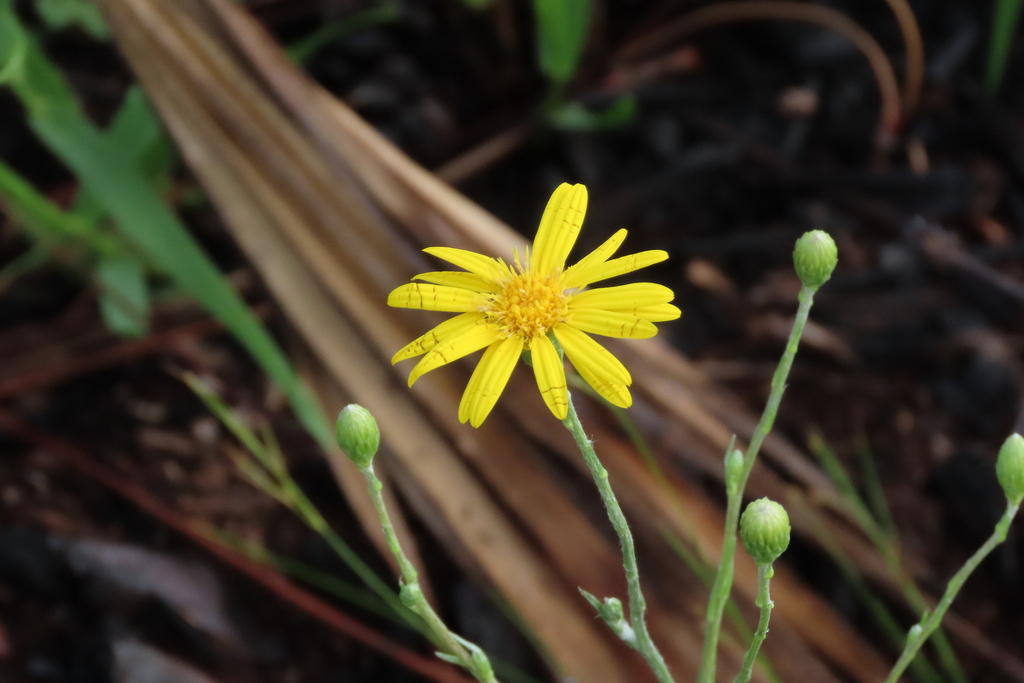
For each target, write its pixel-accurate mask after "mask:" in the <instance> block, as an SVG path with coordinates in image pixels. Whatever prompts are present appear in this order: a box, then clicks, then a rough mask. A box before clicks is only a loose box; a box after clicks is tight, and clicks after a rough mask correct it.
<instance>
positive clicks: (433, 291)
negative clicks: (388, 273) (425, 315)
mask: <svg viewBox="0 0 1024 683" xmlns="http://www.w3.org/2000/svg"><path fill="white" fill-rule="evenodd" d="M479 305H480V294H479V293H478V292H473V291H470V290H468V289H458V288H456V287H445V286H443V285H423V284H419V283H418V282H413V283H411V284H408V285H402V286H401V287H398V288H397V289H395V290H394V291H393V292H391V294H389V295H388V306H395V307H396V308H420V309H423V310H424V311H446V312H448V313H466V312H468V311H472V310H475V309H476V307H477V306H479Z"/></svg>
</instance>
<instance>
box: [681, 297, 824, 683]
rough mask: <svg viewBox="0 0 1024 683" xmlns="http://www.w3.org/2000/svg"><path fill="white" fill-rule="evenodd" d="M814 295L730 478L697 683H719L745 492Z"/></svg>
mask: <svg viewBox="0 0 1024 683" xmlns="http://www.w3.org/2000/svg"><path fill="white" fill-rule="evenodd" d="M814 292H815V290H814V289H811V288H810V287H807V286H804V287H802V288H801V289H800V299H799V300H800V306H799V308H798V309H797V312H796V318H795V319H794V320H793V330H792V331H791V332H790V334H789V341H788V343H787V344H786V350H785V352H784V353H783V354H782V359H781V360H780V361H779V366H778V367H777V368H776V369H775V375H774V376H773V377H772V388H771V393H770V394H769V395H768V403H767V404H766V405H765V408H764V413H762V414H761V420H760V421H759V422H758V423H757V427H756V428H755V429H754V434H753V436H752V437H751V439H750V446H748V447H747V452H746V453H745V454H744V456H743V469H742V470H741V471H740V473H739V476H737V477H736V480H735V481H728V477H727V481H726V492H727V494H728V502H727V504H726V508H725V535H724V536H723V538H722V555H721V557H720V558H719V561H718V573H717V574H716V575H715V583H714V585H713V586H712V587H711V597H710V598H709V599H708V610H707V614H706V615H705V619H704V649H703V651H702V653H701V660H700V672H699V673H698V674H697V683H714V681H715V667H716V665H717V660H718V637H719V634H720V633H721V630H722V614H723V612H724V611H725V605H726V603H727V602H728V601H729V596H730V595H731V593H732V579H733V565H734V561H735V558H736V536H737V533H736V530H737V528H738V526H739V521H740V508H741V507H742V506H743V490H744V489H745V488H746V486H747V479H749V478H750V471H751V470H752V469H754V462H755V461H756V460H757V453H758V451H759V450H760V449H761V444H762V443H764V440H765V437H767V436H768V432H770V431H771V429H772V425H773V424H774V423H775V416H776V415H777V414H778V412H779V404H780V403H781V402H782V394H783V392H785V390H786V378H787V377H788V376H789V371H790V369H791V368H792V367H793V359H794V358H795V357H796V350H797V348H798V347H799V346H800V336H801V335H802V334H803V331H804V326H805V325H806V324H807V316H808V314H809V313H810V312H811V304H812V303H814Z"/></svg>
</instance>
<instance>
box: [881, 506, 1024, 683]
mask: <svg viewBox="0 0 1024 683" xmlns="http://www.w3.org/2000/svg"><path fill="white" fill-rule="evenodd" d="M1018 507H1019V505H1014V504H1013V503H1009V502H1008V503H1007V505H1006V512H1004V513H1003V516H1002V518H1001V519H1000V520H999V522H998V523H997V524H996V528H995V531H993V532H992V535H991V536H989V539H988V540H987V541H985V543H984V545H982V546H981V547H980V548H978V551H977V552H976V553H974V554H973V555H971V557H970V558H969V559H968V560H967V562H965V563H964V566H963V567H961V568H960V571H958V572H957V573H956V574H955V575H954V576H953V578H952V579H950V580H949V584H948V585H947V586H946V592H945V593H944V594H943V596H942V599H941V600H939V604H938V605H936V606H935V609H934V610H932V612H931V613H930V614H926V615H924V617H922V618H921V621H920V622H918V623H917V624H915V625H914V627H913V628H911V629H910V637H908V638H907V644H906V646H905V647H904V648H903V653H902V654H901V655H900V658H899V659H898V660H897V661H896V664H895V665H894V666H893V667H892V671H890V672H889V676H888V678H886V679H885V683H896V681H898V680H899V678H900V676H902V675H903V672H904V671H906V669H907V666H909V665H910V662H911V661H913V659H914V657H916V656H917V652H918V650H920V649H921V646H923V645H924V644H925V642H926V641H927V640H928V638H929V636H931V635H932V633H934V632H935V630H936V629H938V628H939V624H941V623H942V618H943V617H945V616H946V612H948V611H949V606H950V605H952V604H953V600H954V599H955V598H956V596H957V593H959V592H960V589H961V588H963V585H964V583H966V581H967V579H968V577H970V575H971V573H972V572H974V570H975V569H977V567H978V565H979V564H981V561H982V560H984V559H985V558H986V557H988V555H989V553H991V552H992V551H993V550H994V549H995V547H996V546H997V545H999V544H1000V543H1002V542H1003V541H1005V540H1006V534H1007V532H1009V530H1010V524H1011V523H1012V522H1013V518H1014V516H1015V515H1016V514H1017V508H1018Z"/></svg>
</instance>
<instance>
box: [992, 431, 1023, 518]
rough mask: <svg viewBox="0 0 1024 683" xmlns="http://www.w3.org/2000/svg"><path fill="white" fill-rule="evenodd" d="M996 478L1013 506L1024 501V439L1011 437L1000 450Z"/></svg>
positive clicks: (1016, 436) (1019, 436)
mask: <svg viewBox="0 0 1024 683" xmlns="http://www.w3.org/2000/svg"><path fill="white" fill-rule="evenodd" d="M996 476H997V477H999V483H1000V484H1002V486H1003V492H1004V493H1006V499H1007V500H1008V501H1010V503H1012V504H1013V505H1020V503H1021V500H1024V437H1022V436H1021V435H1020V434H1014V435H1012V436H1010V438H1008V439H1007V440H1006V441H1005V442H1003V447H1002V448H1000V449H999V458H998V459H997V460H996Z"/></svg>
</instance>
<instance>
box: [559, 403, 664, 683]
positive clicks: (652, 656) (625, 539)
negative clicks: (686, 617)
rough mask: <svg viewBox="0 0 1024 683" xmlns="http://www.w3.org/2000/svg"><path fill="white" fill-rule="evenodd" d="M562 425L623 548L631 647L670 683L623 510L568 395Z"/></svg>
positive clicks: (658, 677) (662, 679) (659, 677)
mask: <svg viewBox="0 0 1024 683" xmlns="http://www.w3.org/2000/svg"><path fill="white" fill-rule="evenodd" d="M563 424H564V425H565V427H566V429H568V430H569V432H570V433H571V434H572V436H573V438H574V439H575V440H576V445H577V446H578V447H579V449H580V453H582V454H583V459H584V460H585V461H586V463H587V468H588V469H589V470H590V474H591V475H592V476H593V477H594V483H595V484H596V485H597V490H598V492H599V493H600V494H601V500H602V501H603V502H604V508H605V511H606V512H607V513H608V519H609V520H610V521H611V523H612V527H614V529H615V533H616V534H617V535H618V537H619V544H620V545H621V546H622V566H623V568H624V569H625V570H626V585H627V587H628V593H629V620H630V622H631V623H630V625H631V626H632V629H633V632H634V635H635V642H632V643H630V644H631V645H632V646H633V647H635V648H636V649H637V651H639V652H640V654H642V655H643V656H644V659H646V660H647V663H648V664H649V665H650V667H651V670H652V671H654V675H655V676H656V677H657V679H658V681H659V683H673V681H672V675H671V674H670V673H669V671H668V665H667V664H665V658H664V657H662V656H661V652H659V651H658V648H657V646H656V645H655V644H654V641H653V640H651V635H650V633H648V631H647V621H646V618H645V614H646V612H647V600H646V599H645V598H644V594H643V591H642V590H641V589H640V569H639V567H638V566H637V561H636V547H635V546H634V544H633V533H632V532H631V531H630V530H629V523H628V522H627V521H626V516H625V515H624V514H623V513H622V508H621V507H620V506H619V501H618V500H617V499H616V497H615V492H614V491H613V490H612V486H611V483H610V482H609V481H608V470H606V469H605V468H604V466H603V465H602V464H601V461H600V460H599V459H598V457H597V452H596V451H595V450H594V444H593V442H591V440H590V439H589V438H588V437H587V433H586V432H585V431H584V430H583V425H582V424H581V423H580V418H579V415H577V414H576V407H575V406H574V405H573V402H572V396H571V395H570V396H569V412H568V415H566V418H565V420H564V421H563Z"/></svg>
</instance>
